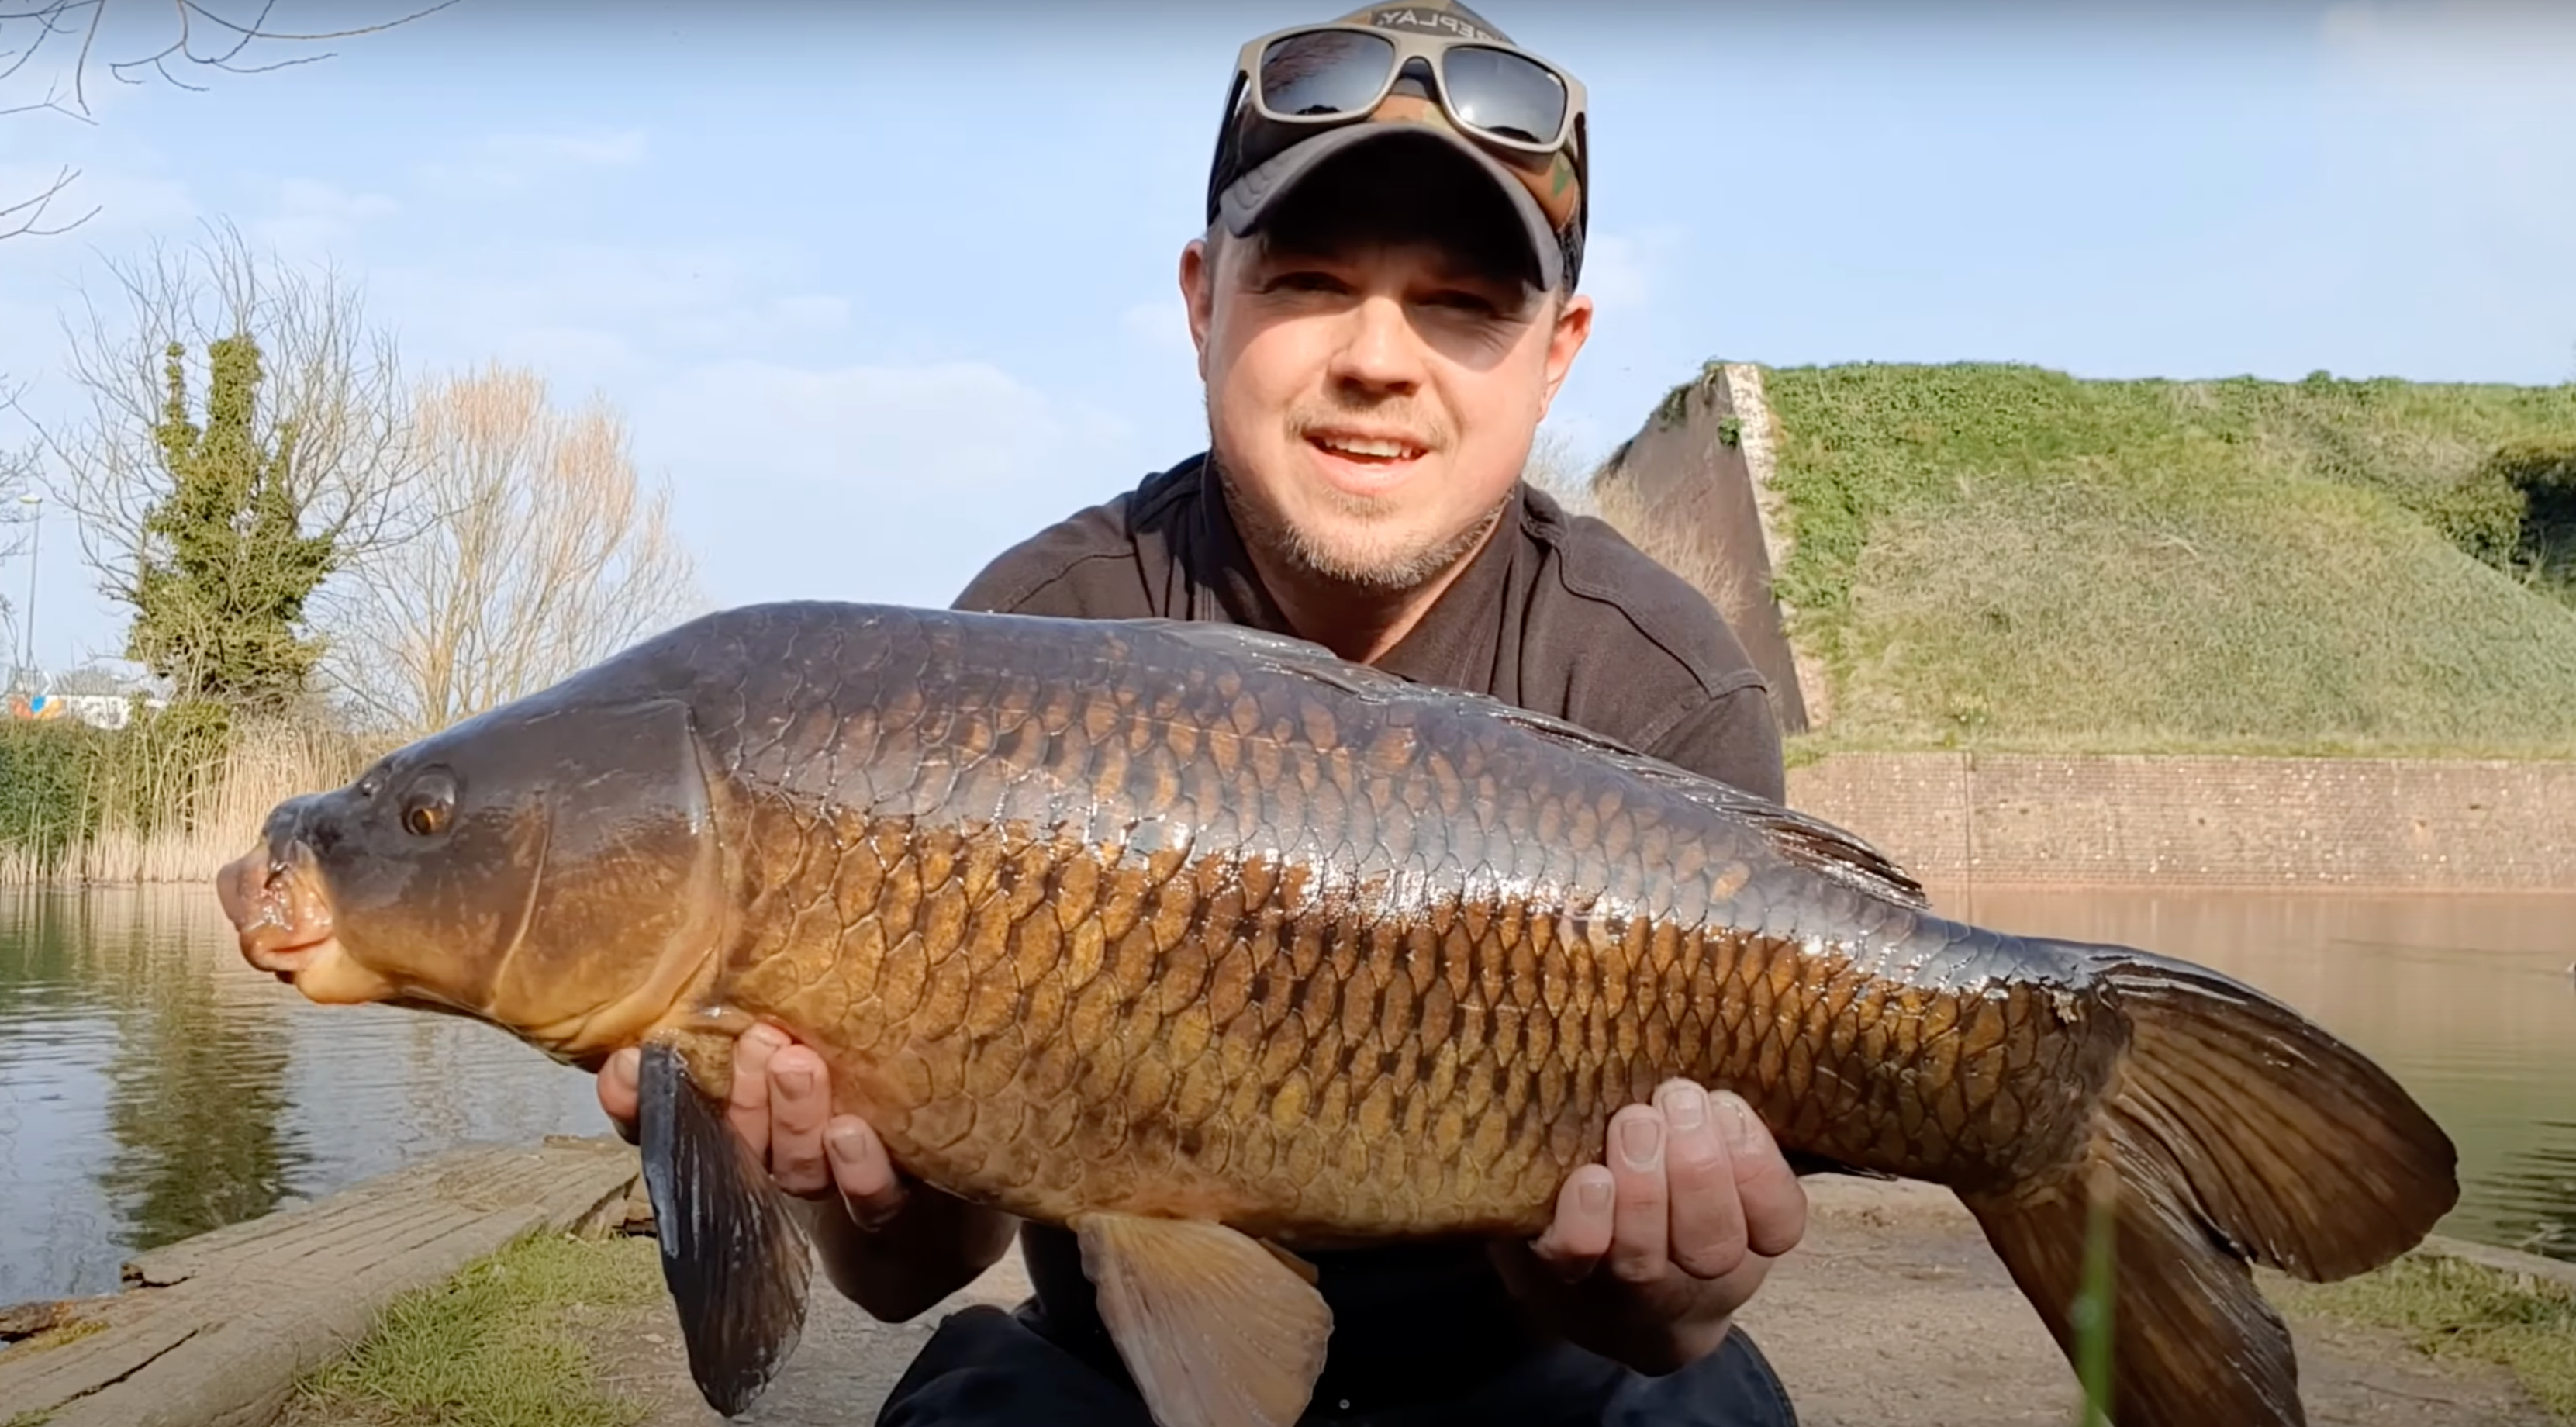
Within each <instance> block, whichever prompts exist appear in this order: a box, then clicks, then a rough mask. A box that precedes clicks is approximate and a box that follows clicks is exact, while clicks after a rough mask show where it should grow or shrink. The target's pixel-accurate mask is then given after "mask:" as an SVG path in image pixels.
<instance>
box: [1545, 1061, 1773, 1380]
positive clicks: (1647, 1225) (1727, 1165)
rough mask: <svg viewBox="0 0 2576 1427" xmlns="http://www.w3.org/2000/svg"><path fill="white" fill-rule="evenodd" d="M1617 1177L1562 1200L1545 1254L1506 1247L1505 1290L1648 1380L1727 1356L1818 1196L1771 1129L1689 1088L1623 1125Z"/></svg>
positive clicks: (1575, 1187)
mask: <svg viewBox="0 0 2576 1427" xmlns="http://www.w3.org/2000/svg"><path fill="white" fill-rule="evenodd" d="M1608 1151H1609V1153H1608V1154H1607V1156H1606V1158H1607V1159H1608V1161H1609V1163H1608V1164H1607V1165H1597V1164H1591V1165H1585V1166H1583V1167H1582V1168H1581V1169H1578V1170H1576V1171H1575V1172H1574V1173H1572V1174H1570V1175H1568V1176H1566V1180H1565V1184H1564V1187H1563V1188H1562V1189H1560V1190H1559V1191H1558V1193H1557V1198H1556V1220H1555V1222H1554V1223H1552V1224H1550V1225H1549V1226H1548V1228H1547V1231H1546V1232H1545V1233H1543V1234H1541V1235H1539V1237H1538V1238H1537V1239H1535V1240H1533V1241H1532V1242H1530V1243H1528V1244H1526V1245H1523V1244H1517V1243H1507V1244H1497V1245H1495V1261H1496V1264H1497V1266H1498V1267H1500V1269H1501V1270H1502V1273H1503V1277H1504V1280H1505V1281H1506V1282H1508V1283H1509V1284H1510V1285H1511V1286H1512V1288H1513V1290H1514V1292H1516V1293H1517V1294H1518V1295H1519V1296H1520V1297H1521V1299H1522V1300H1523V1301H1524V1302H1526V1303H1528V1304H1530V1305H1531V1306H1532V1307H1533V1308H1535V1309H1536V1310H1537V1311H1538V1313H1539V1315H1540V1317H1541V1318H1542V1319H1543V1320H1545V1321H1546V1322H1547V1323H1548V1325H1549V1326H1550V1327H1552V1328H1554V1329H1555V1330H1556V1331H1558V1332H1559V1333H1562V1334H1564V1335H1565V1337H1566V1338H1567V1339H1569V1340H1570V1341H1572V1342H1574V1343H1576V1344H1578V1345H1579V1346H1582V1347H1586V1348H1589V1349H1591V1350H1592V1351H1594V1352H1596V1353H1600V1354H1601V1355H1602V1356H1604V1357H1608V1358H1612V1359H1615V1360H1617V1361H1619V1362H1623V1363H1625V1364H1627V1365H1628V1366H1630V1367H1632V1368H1635V1369H1637V1370H1638V1371H1640V1372H1647V1373H1668V1372H1672V1371H1675V1370H1677V1369H1679V1368H1681V1367H1683V1366H1685V1365H1687V1364H1689V1363H1690V1362H1692V1361H1694V1360H1696V1359H1698V1358H1700V1357H1702V1356H1704V1355H1705V1354H1708V1353H1710V1352H1714V1351H1715V1350H1716V1349H1717V1346H1718V1345H1719V1344H1720V1343H1722V1342H1724V1341H1725V1339H1726V1334H1727V1330H1728V1329H1729V1327H1730V1326H1732V1324H1733V1322H1734V1316H1735V1311H1736V1310H1737V1309H1739V1308H1741V1307H1743V1306H1744V1304H1745V1302H1746V1301H1747V1300H1749V1299H1751V1298H1752V1296H1753V1292H1754V1290H1755V1289H1756V1288H1759V1287H1760V1286H1761V1284H1762V1280H1763V1277H1764V1276H1765V1275H1767V1274H1768V1273H1769V1272H1770V1271H1771V1261H1772V1260H1773V1259H1775V1258H1778V1257H1779V1256H1780V1255H1782V1254H1785V1253H1787V1252H1788V1251H1789V1250H1790V1249H1792V1248H1795V1247H1796V1246H1797V1243H1798V1239H1799V1237H1800V1236H1801V1235H1802V1234H1804V1233H1805V1232H1806V1227H1807V1191H1806V1189H1805V1188H1804V1187H1803V1186H1802V1185H1800V1184H1799V1183H1798V1177H1797V1175H1795V1174H1794V1173H1792V1172H1791V1171H1790V1169H1789V1162H1788V1160H1787V1159H1785V1158H1784V1157H1782V1155H1781V1153H1780V1147H1779V1145H1778V1144H1777V1143H1775V1142H1774V1141H1773V1140H1772V1138H1771V1134H1770V1131H1769V1130H1768V1129H1766V1128H1764V1126H1763V1124H1762V1120H1761V1117H1759V1116H1757V1115H1755V1114H1754V1113H1753V1111H1752V1109H1751V1107H1749V1106H1747V1105H1746V1104H1745V1103H1744V1101H1743V1100H1741V1099H1739V1098H1738V1097H1736V1096H1734V1095H1732V1094H1719V1095H1716V1096H1711V1095H1708V1094H1706V1093H1705V1092H1703V1091H1702V1090H1701V1089H1700V1087H1699V1086H1697V1085H1695V1084H1693V1083H1691V1082H1690V1081H1687V1080H1671V1081H1666V1082H1665V1083H1664V1084H1663V1085H1661V1086H1659V1087H1657V1089H1656V1092H1655V1103H1654V1104H1652V1105H1631V1106H1628V1107H1627V1108H1626V1109H1624V1110H1621V1111H1620V1112H1619V1113H1618V1114H1617V1115H1615V1116H1613V1117H1612V1118H1611V1121H1610V1132H1609V1145H1608Z"/></svg>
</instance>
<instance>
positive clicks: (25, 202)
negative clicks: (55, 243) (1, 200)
mask: <svg viewBox="0 0 2576 1427" xmlns="http://www.w3.org/2000/svg"><path fill="white" fill-rule="evenodd" d="M78 177H80V170H79V169H75V168H66V169H64V170H63V171H62V172H60V173H58V174H55V175H54V181H53V182H52V183H49V184H47V185H46V186H45V187H44V188H43V189H42V190H41V191H39V192H38V193H37V194H36V196H35V197H33V198H23V199H20V200H19V201H17V202H16V203H12V204H10V205H8V206H7V207H5V208H0V238H15V237H17V236H18V235H19V234H21V233H32V234H35V235H36V236H37V237H40V238H42V237H49V236H51V235H53V234H55V233H68V232H70V231H71V230H72V229H74V228H77V227H79V226H80V225H81V224H83V223H86V222H88V221H89V220H90V219H91V218H92V217H93V216H95V215H96V214H97V212H98V210H97V209H96V208H92V209H90V211H89V212H87V213H84V214H82V215H81V216H79V217H78V218H75V219H73V220H72V221H70V222H69V223H65V224H64V225H62V226H61V227H59V228H39V227H37V226H36V225H37V224H39V223H42V222H44V221H45V210H46V209H48V208H50V207H52V206H53V203H54V200H55V199H56V198H59V197H61V196H62V192H63V190H64V189H66V188H69V187H71V186H72V180H73V179H75V178H78Z"/></svg>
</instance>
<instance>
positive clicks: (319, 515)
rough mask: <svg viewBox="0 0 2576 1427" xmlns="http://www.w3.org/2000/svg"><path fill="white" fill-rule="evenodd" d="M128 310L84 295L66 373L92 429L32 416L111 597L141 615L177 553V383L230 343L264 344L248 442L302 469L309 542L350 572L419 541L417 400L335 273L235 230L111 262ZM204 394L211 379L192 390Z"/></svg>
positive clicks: (86, 554)
mask: <svg viewBox="0 0 2576 1427" xmlns="http://www.w3.org/2000/svg"><path fill="white" fill-rule="evenodd" d="M110 270H111V271H112V272H113V273H114V274H115V277H116V280H117V283H118V285H119V286H120V287H121V288H122V290H123V294H124V297H125V299H126V301H125V307H126V310H125V312H124V313H122V314H120V315H119V316H117V317H116V318H114V319H111V318H110V317H108V316H106V315H104V314H102V313H101V312H100V311H99V309H98V306H97V304H96V303H95V302H92V301H90V300H89V299H88V297H87V296H86V295H84V297H83V300H82V312H81V314H80V317H79V320H77V321H76V320H74V319H73V318H72V317H69V316H67V317H66V318H65V322H64V326H65V330H66V336H67V338H68V344H69V350H70V358H69V373H70V375H71V377H72V378H73V380H74V382H75V383H76V384H77V385H78V387H79V389H80V390H81V392H82V393H83V394H84V395H85V396H86V398H87V406H88V411H87V414H86V417H85V418H83V419H79V420H77V421H75V422H74V423H73V424H72V425H71V426H70V427H68V428H55V429H48V428H47V427H46V426H45V425H44V423H42V422H40V421H39V420H38V419H37V418H36V417H35V416H34V415H33V414H32V413H29V412H27V411H26V410H25V408H24V407H23V406H21V407H20V408H19V409H20V413H21V415H22V416H24V417H25V418H26V419H27V421H28V422H29V424H30V425H32V426H35V427H36V429H37V431H38V433H39V436H38V439H39V442H40V444H41V446H42V448H43V450H44V451H45V452H46V454H47V455H48V456H50V458H51V464H52V465H53V467H54V470H55V477H56V478H55V479H54V480H52V481H51V482H49V484H50V485H51V486H52V488H53V494H54V496H55V498H56V499H57V500H59V501H60V502H61V503H62V504H63V505H64V506H65V507H67V508H68V509H69V510H70V511H71V512H72V514H73V515H74V516H75V517H77V526H78V529H79V532H80V541H81V553H82V557H83V559H84V560H85V561H86V563H87V564H88V565H89V567H90V569H91V570H92V571H93V572H94V573H95V574H96V575H97V576H98V579H99V588H100V591H101V592H102V593H104V594H106V595H107V596H108V597H109V598H111V599H114V600H116V601H118V602H119V603H122V604H124V605H126V606H127V607H128V608H130V609H134V610H137V611H138V612H139V611H140V610H141V609H142V608H143V605H142V599H143V584H144V580H145V575H146V571H147V570H148V569H150V568H151V567H152V566H153V565H154V564H156V563H158V562H159V561H160V560H162V559H163V558H164V557H165V556H166V554H167V551H166V546H167V544H168V537H167V536H166V534H164V533H161V532H157V531H156V530H155V529H154V528H153V525H152V515H153V512H154V511H155V510H156V509H158V508H160V507H161V506H162V505H163V503H164V501H165V500H166V498H167V497H168V496H169V494H170V492H171V490H172V488H173V485H174V482H175V479H176V477H175V472H174V471H173V469H172V455H173V453H172V451H171V449H170V448H169V446H168V445H167V443H166V436H167V433H168V431H169V423H170V421H171V419H172V417H173V415H174V413H173V411H172V406H173V403H174V400H175V399H176V393H175V392H174V382H173V378H174V376H178V377H180V378H182V379H184V378H185V377H186V376H187V375H188V374H190V373H191V372H203V371H204V370H205V369H206V365H207V363H208V354H209V352H210V351H212V350H214V349H215V347H216V346H217V344H219V343H224V342H228V341H230V340H232V339H236V338H241V337H248V338H250V339H252V340H253V341H254V342H255V343H256V345H257V348H258V360H259V374H260V380H259V388H258V405H257V409H256V410H255V411H254V412H253V413H252V414H251V421H250V427H251V432H250V434H251V436H252V438H253V440H254V441H255V442H256V444H257V445H258V447H259V448H260V449H262V450H271V449H275V450H283V451H286V452H288V453H290V456H289V459H287V460H286V461H285V463H284V467H283V469H282V470H281V471H279V472H278V474H277V494H278V497H279V498H280V499H281V500H282V501H283V502H284V507H285V509H284V511H283V514H284V515H286V516H287V517H288V518H289V519H290V520H291V523H292V524H293V526H294V527H295V530H296V532H297V533H298V534H299V535H300V536H302V537H304V538H306V539H309V540H314V541H320V542H327V543H326V544H325V545H323V546H322V547H321V548H322V549H324V550H325V551H326V552H327V559H328V563H329V564H330V565H331V566H332V567H334V568H337V567H345V566H347V565H350V564H352V563H356V562H359V561H363V560H364V559H366V558H367V557H368V556H369V555H371V554H372V553H373V552H375V551H376V550H378V549H380V548H383V547H385V546H387V545H392V544H398V543H400V542H401V541H402V540H404V539H406V538H408V537H409V536H411V535H412V534H414V533H416V531H417V530H418V528H419V525H420V523H421V522H422V520H424V519H425V518H426V512H424V511H422V510H421V509H420V507H419V503H418V502H414V501H410V500H407V499H406V495H407V487H408V486H409V485H410V484H411V483H412V480H413V476H414V462H413V460H412V456H411V451H410V439H411V422H410V415H409V411H408V402H409V389H408V387H407V385H406V384H405V382H404V380H403V378H402V375H401V371H400V365H399V361H398V357H397V353H396V350H395V344H394V341H393V338H392V335H391V334H390V333H389V332H386V331H382V330H379V329H376V328H373V327H370V326H369V325H368V323H367V319H366V311H365V304H364V301H363V299H362V298H361V296H360V294H359V293H358V291H357V290H356V289H355V288H354V287H352V286H349V285H347V284H345V283H344V282H342V281H341V280H340V278H339V277H338V275H337V274H335V273H333V272H331V271H329V270H327V269H326V270H323V271H320V272H318V273H306V272H301V271H296V270H293V269H289V268H286V267H284V266H283V265H281V264H280V263H279V262H277V261H276V260H275V259H274V257H268V258H263V257H261V256H260V255H258V254H255V253H253V252H252V251H251V250H250V249H249V248H248V247H247V246H246V245H245V244H244V243H243V241H242V239H241V235H240V234H239V233H238V232H237V231H235V230H234V229H232V228H231V227H229V226H218V227H214V228H212V229H211V236H210V239H209V241H208V242H206V243H205V244H203V245H202V246H200V247H199V248H196V249H194V250H188V251H181V252H172V251H171V250H169V249H167V248H165V247H161V246H158V245H156V246H155V247H154V248H153V249H152V252H151V256H150V257H149V258H148V259H146V260H144V261H140V262H136V263H131V264H118V263H111V264H110ZM189 385H190V386H192V387H193V388H194V389H196V390H198V391H206V390H208V388H209V385H210V383H209V381H208V380H207V379H205V378H204V377H202V376H201V377H199V379H197V380H195V381H193V382H190V383H189Z"/></svg>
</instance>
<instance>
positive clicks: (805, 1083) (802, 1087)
mask: <svg viewBox="0 0 2576 1427" xmlns="http://www.w3.org/2000/svg"><path fill="white" fill-rule="evenodd" d="M778 1088H779V1089H781V1090H784V1091H786V1092H787V1093H788V1094H790V1095H802V1094H804V1093H805V1092H806V1091H808V1090H811V1089H813V1088H814V1072H812V1071H810V1070H803V1069H789V1070H782V1071H780V1072H778Z"/></svg>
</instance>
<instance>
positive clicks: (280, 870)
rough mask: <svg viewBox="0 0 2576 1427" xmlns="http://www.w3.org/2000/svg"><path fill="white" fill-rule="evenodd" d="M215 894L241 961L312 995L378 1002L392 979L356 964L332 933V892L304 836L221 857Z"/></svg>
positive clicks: (389, 992)
mask: <svg viewBox="0 0 2576 1427" xmlns="http://www.w3.org/2000/svg"><path fill="white" fill-rule="evenodd" d="M215 894H216V896H217V897H218V898H219V899H220V900H221V901H222V903H223V907H224V915H225V917H227V918H228V919H230V920H231V922H232V924H233V933H234V936H235V937H236V938H237V939H238V940H239V942H240V945H241V954H242V959H243V960H244V961H247V962H249V963H250V964H251V965H253V966H255V967H258V968H259V969H260V970H262V971H265V972H268V973H269V974H270V975H272V976H275V977H276V978H277V979H278V980H280V981H283V982H285V983H286V984H288V985H290V986H293V987H294V988H295V989H296V990H298V991H301V992H303V993H304V995H305V996H306V997H307V998H308V999H310V1000H313V1001H317V1002H321V1003H323V1004H325V1005H334V1004H338V1005H345V1004H351V1003H355V1002H362V1001H381V1000H385V999H386V998H388V997H390V996H391V995H392V994H393V993H394V987H393V985H392V983H390V982H388V981H386V980H385V979H384V978H383V977H381V976H379V975H377V974H376V973H375V972H373V971H370V970H368V969H367V968H366V967H364V966H361V965H359V964H358V963H357V962H356V961H355V960H354V959H352V958H351V957H350V956H349V954H348V953H347V951H346V950H344V949H343V948H342V947H341V945H340V941H339V938H338V937H337V936H335V935H334V934H333V926H332V917H331V899H330V896H329V895H328V893H327V892H326V891H325V890H324V888H323V885H322V877H321V871H320V869H319V868H317V867H316V866H315V865H314V862H313V854H312V851H311V850H310V849H308V848H306V847H305V846H304V844H303V843H301V842H293V841H290V842H288V843H286V844H285V845H284V846H283V847H281V848H272V847H270V846H267V845H263V846H259V847H255V848H252V849H251V850H250V851H248V852H245V853H243V854H242V855H241V856H239V857H237V858H234V859H233V860H232V861H231V862H228V863H226V864H224V868H223V870H222V871H221V872H219V873H217V874H216V876H215Z"/></svg>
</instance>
